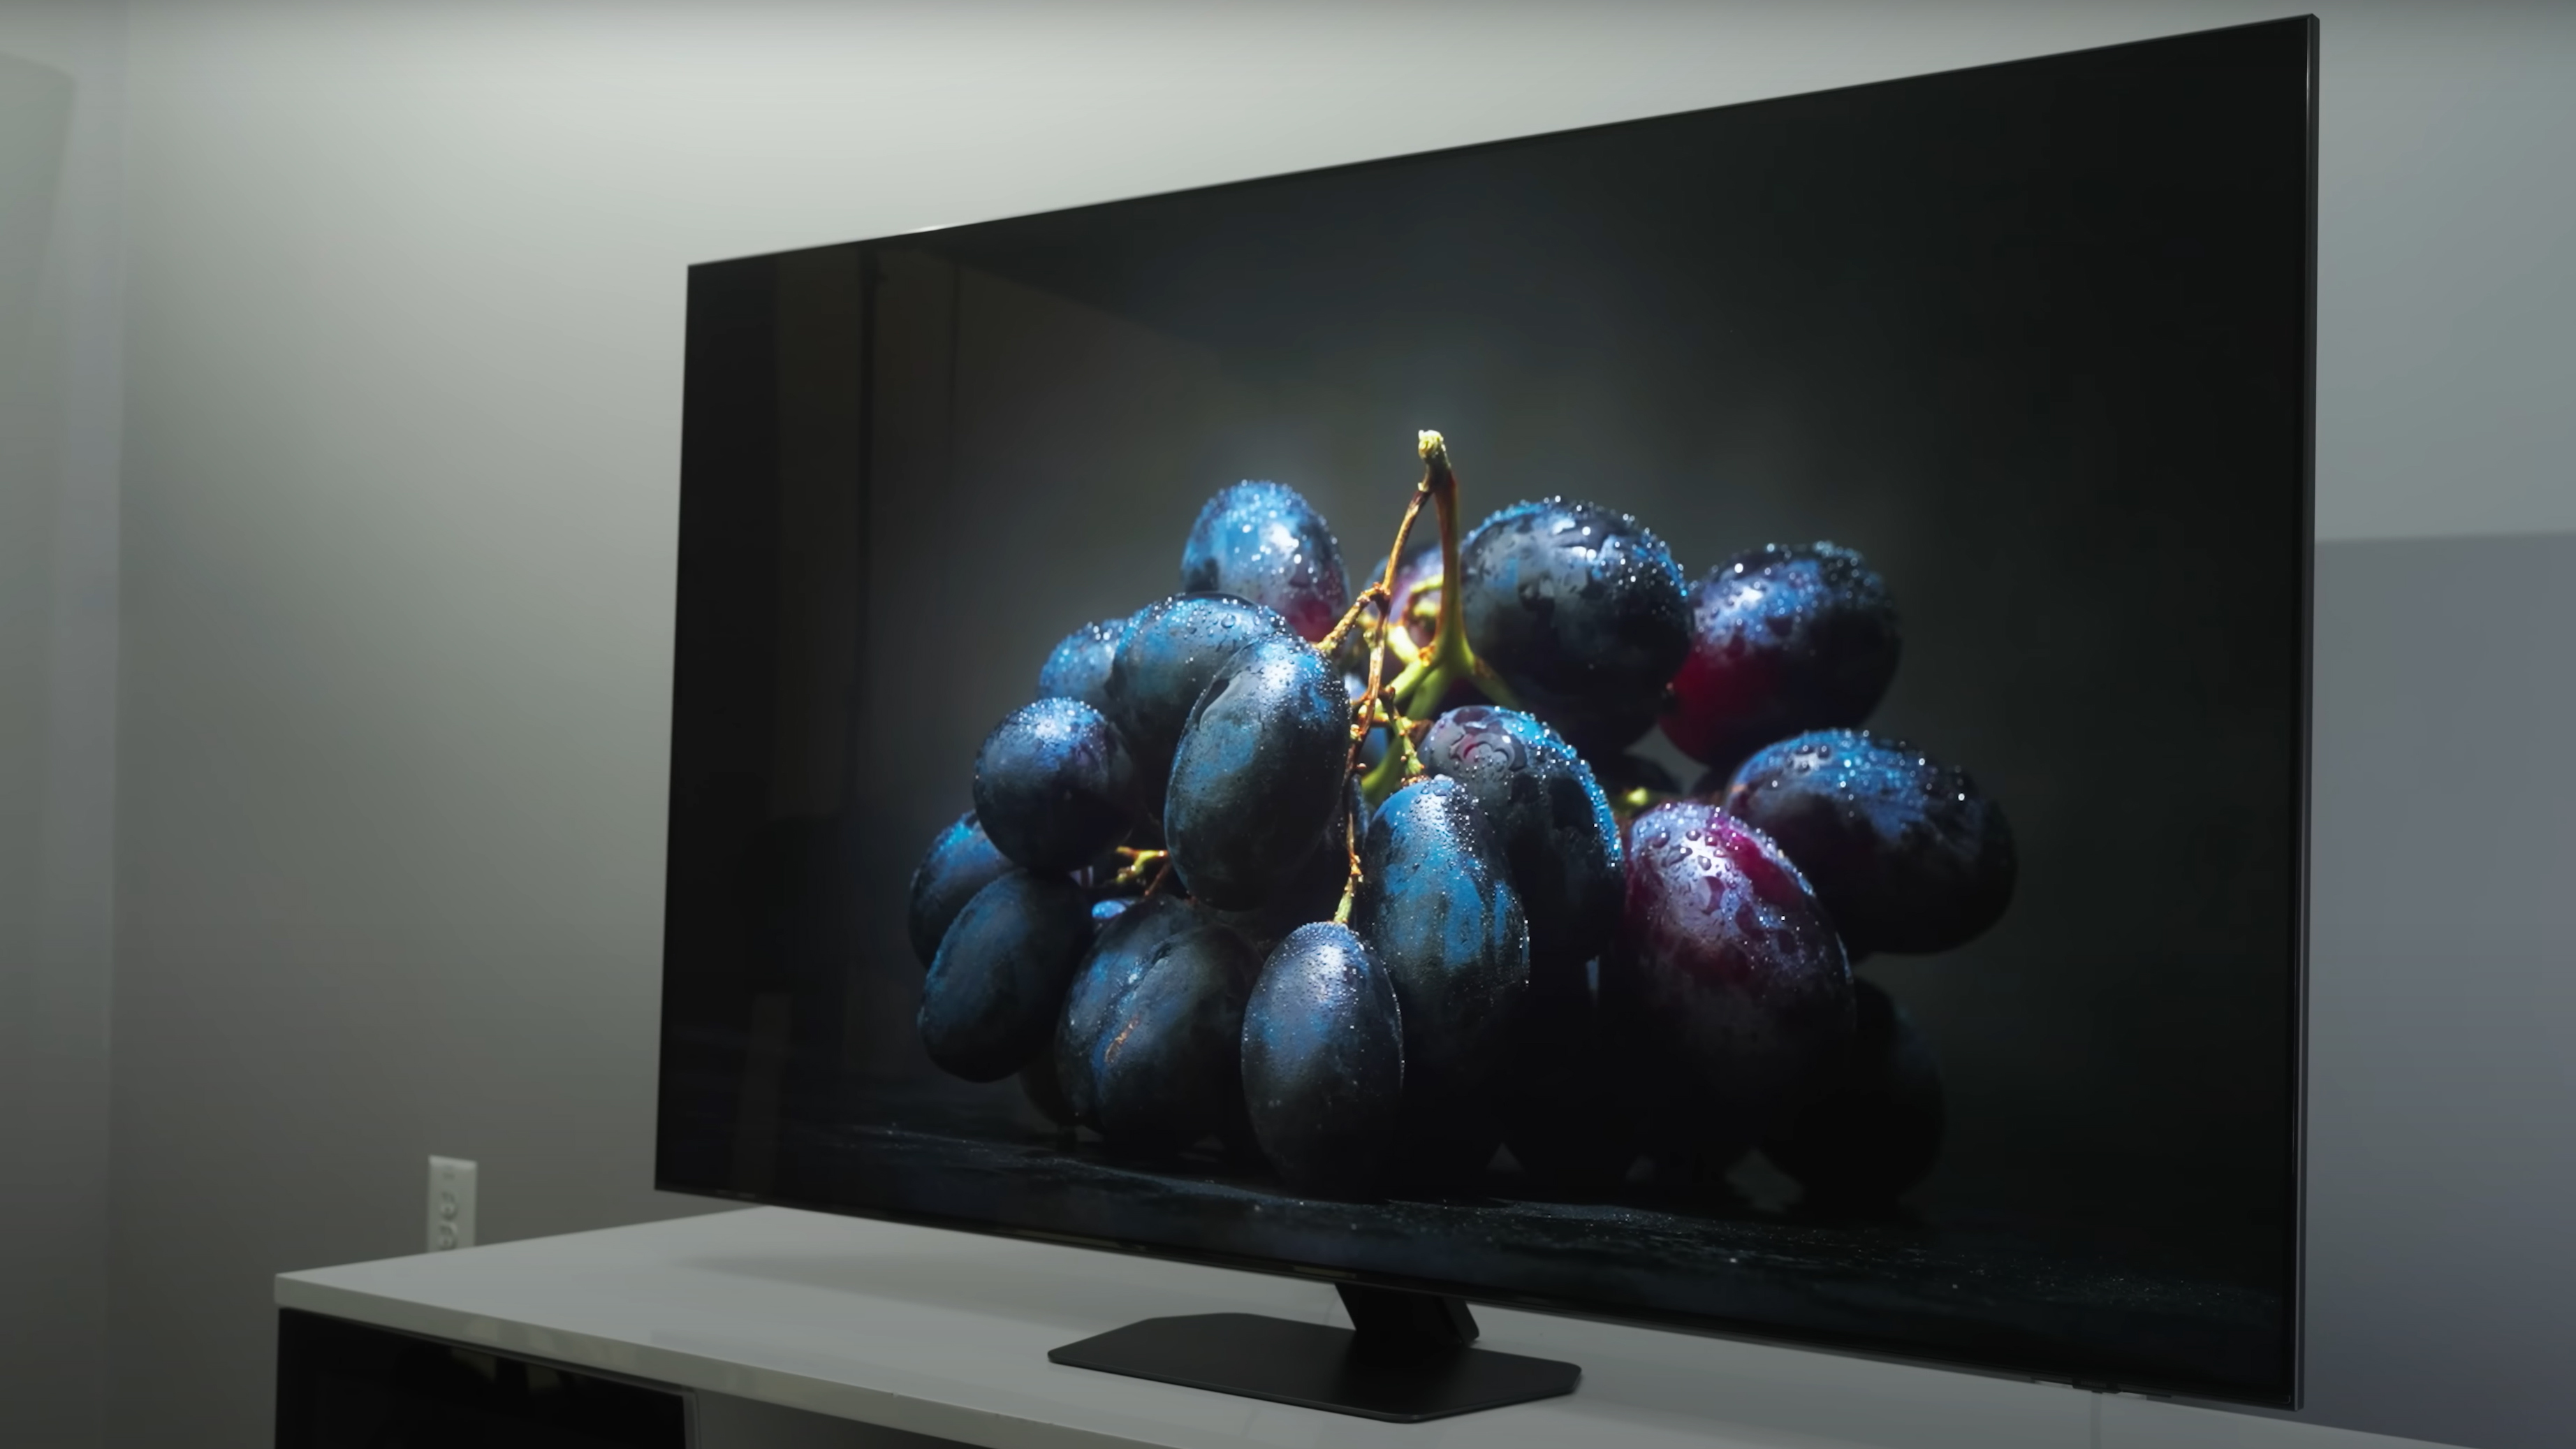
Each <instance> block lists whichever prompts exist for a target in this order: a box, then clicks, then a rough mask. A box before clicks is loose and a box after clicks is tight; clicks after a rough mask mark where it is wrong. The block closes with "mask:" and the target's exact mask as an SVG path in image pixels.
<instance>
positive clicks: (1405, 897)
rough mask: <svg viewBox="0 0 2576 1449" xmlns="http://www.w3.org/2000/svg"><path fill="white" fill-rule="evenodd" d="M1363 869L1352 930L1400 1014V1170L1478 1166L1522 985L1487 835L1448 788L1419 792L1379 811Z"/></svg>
mask: <svg viewBox="0 0 2576 1449" xmlns="http://www.w3.org/2000/svg"><path fill="white" fill-rule="evenodd" d="M1360 868H1361V878H1360V889H1359V895H1358V897H1357V899H1356V900H1355V901H1354V902H1353V910H1352V916H1351V924H1352V926H1353V927H1354V928H1355V929H1356V930H1357V932H1358V933H1359V937H1360V939H1361V940H1363V941H1365V942H1367V943H1368V948H1369V951H1370V953H1371V954H1372V955H1373V956H1375V957H1376V958H1377V961H1378V964H1379V965H1380V966H1382V967H1383V968H1384V969H1385V971H1386V974H1387V978H1388V979H1389V980H1390V981H1391V982H1393V983H1394V986H1395V994H1396V999H1397V1000H1398V1001H1399V1002H1400V1003H1401V1004H1402V1006H1403V1011H1404V1072H1405V1090H1404V1113H1403V1118H1404V1120H1403V1125H1402V1128H1401V1141H1402V1144H1403V1145H1402V1146H1401V1147H1400V1148H1399V1150H1398V1158H1399V1160H1400V1163H1401V1164H1402V1165H1404V1166H1408V1167H1412V1166H1422V1165H1427V1164H1432V1163H1434V1162H1438V1163H1440V1164H1441V1165H1443V1166H1449V1167H1456V1168H1461V1169H1472V1168H1475V1167H1481V1166H1482V1165H1483V1159H1484V1158H1487V1157H1491V1156H1492V1155H1493V1150H1494V1146H1495V1144H1496V1143H1497V1142H1499V1141H1500V1140H1501V1129H1500V1127H1499V1126H1498V1125H1497V1124H1496V1123H1495V1121H1494V1118H1493V1112H1492V1103H1491V1100H1490V1088H1491V1086H1492V1078H1493V1073H1494V1071H1495V1069H1496V1067H1497V1066H1498V1065H1500V1063H1501V1060H1502V1057H1503V1053H1504V1049H1505V1047H1506V1045H1507V1035H1508V1032H1509V1028H1510V1025H1511V1021H1512V1013H1513V1012H1514V1010H1515V1009H1517V1008H1518V1007H1519V1005H1520V1001H1521V997H1522V996H1523V995H1524V994H1525V993H1526V992H1527V991H1528V990H1529V979H1530V958H1529V925H1528V923H1527V921H1526V920H1525V919H1524V918H1523V916H1522V914H1521V903H1520V897H1519V894H1518V893H1517V892H1515V891H1514V890H1513V889H1512V883H1511V878H1510V874H1509V872H1508V870H1507V869H1506V868H1505V866H1504V864H1503V858H1502V850H1501V847H1500V845H1499V844H1498V843H1497V842H1496V841H1495V839H1494V833H1493V826H1492V824H1491V823H1490V822H1489V821H1487V820H1486V819H1485V817H1484V813H1483V812H1482V811H1481V810H1479V809H1478V808H1477V805H1476V802H1475V797H1474V796H1473V795H1472V794H1470V793H1469V791H1468V789H1467V787H1466V786H1464V785H1462V784H1460V783H1459V782H1457V781H1456V780H1447V779H1438V778H1433V779H1428V780H1421V781H1417V782H1415V783H1414V784H1411V785H1407V786H1405V787H1404V788H1403V789H1401V790H1398V791H1396V792H1395V793H1394V794H1393V795H1390V796H1388V797H1387V799H1386V802H1385V803H1384V804H1382V805H1380V806H1379V807H1378V810H1377V814H1376V816H1375V817H1374V818H1373V819H1371V820H1370V821H1369V829H1368V836H1367V840H1366V842H1365V844H1364V845H1363V846H1362V848H1361V867H1360ZM1479 1142H1481V1143H1482V1147H1481V1152H1480V1151H1479V1149H1478V1147H1477V1143H1479Z"/></svg>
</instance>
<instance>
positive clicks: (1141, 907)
mask: <svg viewBox="0 0 2576 1449" xmlns="http://www.w3.org/2000/svg"><path fill="white" fill-rule="evenodd" d="M2315 82H2316V28H2315V24H2314V22H2313V21H2312V20H2306V19H2297V20H2285V21H2280V22H2274V23H2268V24H2262V25H2253V26H2246V27H2240V28H2236V29H2230V30H2225V31H2216V32H2209V33H2204V34H2195V35H2187V36H2181V37H2176V38H2170V39H2162V40H2154V41H2147V42H2141V43H2138V44H2132V45H2124V46H2118V47H2113V48H2109V49H2103V50H2095V51H2087V52H2082V53H2077V54H2071V55H2064V56H2056V57H2050V58H2046V59H2040V60H2032V61H2022V62H2015V63H2010V64H2003V65H1996V66H1990V67H1985V68H1980V69H1975V70H1968V71H1960V72H1955V73H1948V74H1941V75H1933V76H1927V77H1922V78H1916V79H1907V80H1900V81H1891V82H1887V83H1883V84H1874V85H1867V86H1860V87H1856V88H1852V89H1846V90H1837V91H1831V92H1826V93H1820V94H1814V95H1805V96H1797V97H1792V98H1787V99H1779V100H1768V101H1762V102H1758V103H1753V104H1745V105H1737V106H1730V107H1725V108H1722V109H1714V110H1706V111H1699V112H1693V113H1689V114H1682V115H1673V116H1664V117H1659V118H1654V119H1647V120H1639V121H1632V122H1624V123H1620V124H1615V125H1605V126H1599V127H1594V128H1590V129H1584V130H1577V131H1569V132H1564V133H1560V134H1550V135H1541V136H1534V137H1528V138H1523V139H1514V140H1506V141H1497V142H1494V143H1492V144H1488V145H1481V146H1473V147H1467V148H1464V149H1458V150H1451V151H1442V152H1437V153H1433V154H1427V155H1417V156H1405V157H1400V158H1396V159H1392V160H1381V161H1372V162H1368V163H1365V164H1358V165H1350V166H1343V167H1338V168H1334V169H1330V170H1322V171H1314V172H1307V173H1302V174H1297V175H1291V176H1283V177H1274V178H1268V179H1261V180H1252V181H1245V182H1241V183H1238V184H1232V185H1225V186H1216V187H1210V188H1207V189H1203V190H1195V191H1188V192H1182V193H1177V194H1172V195H1162V196H1151V197H1145V198H1141V199H1133V200H1124V201H1116V202H1110V203H1107V204H1102V205H1095V206H1085V207H1081V208H1077V209H1072V210H1065V211H1057V212H1051V213H1047V214H1044V215H1036V216H1023V217H1017V218H1013V219H1008V220H1000V221H990V222H983V223H979V224H975V225H965V226H956V227H951V228H947V229H943V230H937V231H929V232H922V233H915V234H910V235H904V236H899V237H891V238H886V239H882V240H877V241H866V242H856V243H848V244H843V245H834V246H824V247H817V248H814V249H811V250H803V251H794V252H787V253H782V254H778V255H773V256H760V257H751V258H744V259H739V260H731V261H721V262H712V263H708V264H705V265H702V266H698V267H695V268H692V269H691V271H690V273H689V278H688V320H687V327H688V335H687V356H686V370H687V371H686V385H685V419H684V442H683V449H682V452H683V457H682V489H681V499H680V523H679V540H678V595H677V643H676V654H675V665H674V668H675V685H674V704H673V718H672V763H671V794H670V802H669V811H670V815H669V819H670V833H669V863H668V870H669V877H668V898H667V921H666V939H665V960H664V994H663V1016H662V1033H663V1035H662V1050H661V1076H660V1101H659V1128H658V1132H659V1137H658V1159H657V1175H658V1180H659V1182H660V1185H661V1186H663V1187H665V1188H669V1189H676V1190H681V1191H686V1192H692V1193H702V1194H710V1195H715V1196H719V1197H726V1198H733V1199H739V1200H745V1201H753V1202H763V1203H778V1204H787V1205H793V1206H798V1207H805V1208H815V1209H823V1210H828V1211H833V1212H842V1213H851V1214H859V1215H865V1216H872V1217H880V1218H890V1219H896V1220H901V1221H906V1222H915V1223H928V1224H936V1225H940V1226H944V1227H948V1228H954V1229H963V1230H971V1231H980V1232H991V1233H1005V1234H1026V1235H1038V1236H1042V1237H1045V1238H1047V1239H1049V1240H1053V1241H1072V1242H1078V1243H1086V1244H1091V1245H1095V1246H1099V1247H1102V1248H1111V1249H1117V1250H1120V1251H1126V1252H1134V1253H1144V1254H1152V1255H1159V1256H1166V1257H1173V1258H1179V1259H1185V1260H1191V1261H1197V1262H1204V1263H1212V1264H1220V1265H1226V1266H1232V1267H1237V1268H1250V1269H1258V1270H1266V1271H1274V1272H1285V1271H1292V1270H1302V1271H1307V1272H1320V1273H1324V1274H1326V1275H1332V1276H1337V1277H1340V1278H1342V1279H1344V1280H1346V1281H1351V1282H1358V1283H1365V1284H1373V1285H1380V1286H1383V1287H1388V1288H1397V1289H1412V1290H1419V1291H1425V1292H1436V1293H1442V1294H1449V1295H1456V1296H1459V1297H1462V1298H1467V1299H1472V1300H1475V1301H1479V1302H1485V1303H1494V1304H1504V1305H1512V1306H1521V1307H1530V1308H1536V1309H1541V1310H1547V1311H1555V1312H1564V1313H1572V1314H1579V1315H1587V1316H1594V1317H1606V1318H1614V1319H1620V1320H1626V1321H1633V1322H1640V1323H1647V1324H1653V1325H1661V1326H1665V1327H1669V1328H1673V1329H1679V1330H1685V1331H1697V1332H1706V1333H1718V1334H1728V1335H1737V1336H1748V1337H1757V1338H1763V1339H1769V1340H1775V1341H1782V1342H1789V1343H1796V1344H1804V1345H1811V1346H1819V1347H1825V1348H1830V1349H1837V1350H1841V1351H1847V1352H1857V1353H1865V1354H1872V1355H1880V1356H1892V1357H1897V1358H1903V1359H1908V1360H1914V1361H1922V1362H1931V1363H1939V1364H1949V1365H1956V1366H1961V1367H1968V1368H1978V1369H1986V1370H1993V1371H1999V1372H2006V1373H2013V1374H2020V1375H2026V1376H2031V1377H2039V1378H2052V1379H2060V1380H2067V1381H2072V1382H2077V1383H2084V1384H2095V1385H2108V1386H2117V1387H2120V1388H2124V1389H2139V1390H2150V1391H2156V1392H2165V1393H2180V1394H2186V1395H2193V1396H2200V1397H2207V1398H2215V1399H2222V1400H2234V1401H2242V1402H2248V1403H2261V1404H2274V1405H2280V1404H2289V1403H2293V1402H2295V1400H2296V1396H2297V1384H2298V1379H2297V1343H2298V1331H2297V1330H2298V1302H2299V1299H2298V1291H2297V1289H2298V1264H2299V1255H2298V1246H2299V1240H2298V1230H2299V1209H2300V1172H2299V1161H2300V1158H2299V1152H2300V1148H2299V1142H2300V1137H2299V1123H2300V1114H2299V1106H2300V1080H2301V1078H2300V1037H2301V1021H2302V982H2303V979H2304V977H2303V964H2302V962H2303V915H2304V906H2303V902H2304V861H2305V830H2306V806H2305V781H2306V738H2307V733H2306V729H2307V727H2306V710H2307V640H2308V588H2309V556H2310V514H2311V501H2310V495H2311V466H2312V465H2311V456H2312V427H2311V413H2312V391H2313V389H2312V382H2311V375H2312V350H2313V343H2312V338H2313V296H2314V284H2313V273H2314V264H2313V256H2314V242H2313V237H2314V215H2315V202H2314V145H2315V120H2314V117H2315Z"/></svg>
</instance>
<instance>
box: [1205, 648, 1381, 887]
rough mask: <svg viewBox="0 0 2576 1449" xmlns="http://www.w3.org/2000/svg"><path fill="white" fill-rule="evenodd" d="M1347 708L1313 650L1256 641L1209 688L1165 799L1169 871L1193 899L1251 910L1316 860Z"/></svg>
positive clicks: (1337, 799)
mask: <svg viewBox="0 0 2576 1449" xmlns="http://www.w3.org/2000/svg"><path fill="white" fill-rule="evenodd" d="M1350 747H1351V733H1350V710H1349V706H1348V704H1347V703H1346V702H1345V700H1344V696H1343V692H1342V687H1341V682H1340V680H1339V679H1338V678H1337V677H1336V676H1335V675H1334V673H1333V671H1332V670H1331V669H1330V668H1329V667H1327V666H1326V665H1325V663H1324V656H1322V655H1321V654H1318V653H1316V652H1315V649H1314V646H1312V645H1310V644H1306V643H1304V642H1302V641H1300V640H1296V639H1283V638H1274V639H1264V640H1260V641H1258V642H1256V643H1253V644H1251V645H1248V646H1246V647H1245V648H1243V649H1241V650H1239V651H1237V652H1236V654H1235V656H1234V657H1233V658H1232V659H1230V660H1228V661H1227V662H1226V665H1225V667H1224V668H1223V669H1221V670H1219V671H1218V672H1217V675H1216V678H1215V679H1213V680H1211V681H1210V682H1209V684H1208V687H1207V692H1206V693H1205V694H1203V695H1201V696H1200V697H1199V702H1198V707H1197V708H1196V709H1194V710H1192V711H1191V712H1190V722H1189V726H1188V728H1187V729H1185V730H1184V731H1183V732H1182V734H1181V747H1180V752H1179V754H1178V755H1177V756H1176V757H1175V758H1174V759H1173V761H1172V779H1171V784H1170V785H1169V786H1168V787H1167V789H1166V791H1165V793H1164V797H1163V828H1164V834H1165V838H1166V839H1168V840H1169V841H1170V843H1171V850H1172V866H1173V868H1174V869H1175V870H1176V871H1178V872H1179V873H1180V878H1181V884H1182V885H1183V886H1185V887H1186V888H1188V890H1189V893H1190V895H1191V896H1192V897H1193V898H1194V899H1197V900H1199V901H1201V902H1204V903H1205V904H1207V905H1210V906H1214V907H1216V908H1218V909H1220V910H1229V911H1241V910H1250V909H1252V908H1253V907H1255V906H1258V905H1260V904H1262V903H1263V902H1264V901H1267V900H1269V899H1270V898H1271V897H1272V896H1273V895H1276V894H1277V893H1278V892H1279V891H1280V890H1281V889H1282V888H1283V887H1285V886H1286V884H1287V882H1288V880H1289V877H1290V875H1291V874H1292V873H1293V872H1294V870H1295V869H1296V867H1297V866H1299V865H1301V864H1303V863H1304V862H1305V860H1306V858H1307V857H1308V856H1310V855H1312V854H1313V853H1314V849H1315V843H1316V841H1317V840H1319V839H1321V838H1322V836H1323V833H1324V826H1325V825H1326V824H1327V823H1328V822H1329V821H1331V820H1332V819H1333V818H1334V813H1335V807H1337V806H1338V805H1339V804H1340V803H1341V801H1342V796H1343V791H1342V784H1343V780H1344V778H1345V767H1346V766H1347V765H1348V763H1349V760H1350Z"/></svg>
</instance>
